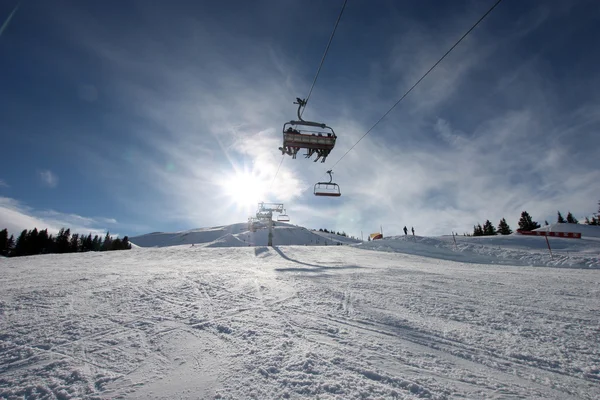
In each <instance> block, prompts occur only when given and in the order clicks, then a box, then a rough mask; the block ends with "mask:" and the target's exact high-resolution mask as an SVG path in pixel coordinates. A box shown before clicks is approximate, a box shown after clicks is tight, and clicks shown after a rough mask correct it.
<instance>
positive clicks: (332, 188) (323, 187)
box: [314, 170, 342, 197]
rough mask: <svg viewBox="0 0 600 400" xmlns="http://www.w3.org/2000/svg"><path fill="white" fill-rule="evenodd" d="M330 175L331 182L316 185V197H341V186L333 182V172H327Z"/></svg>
mask: <svg viewBox="0 0 600 400" xmlns="http://www.w3.org/2000/svg"><path fill="white" fill-rule="evenodd" d="M327 173H328V174H329V182H317V183H315V188H314V193H315V196H329V197H340V196H341V195H342V193H341V192H340V186H339V185H338V184H337V183H334V182H332V180H333V176H332V174H333V172H331V170H329V171H327Z"/></svg>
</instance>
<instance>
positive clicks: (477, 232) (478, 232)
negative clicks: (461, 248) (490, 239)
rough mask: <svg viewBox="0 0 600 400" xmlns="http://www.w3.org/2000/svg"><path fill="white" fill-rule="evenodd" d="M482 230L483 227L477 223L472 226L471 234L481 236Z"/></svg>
mask: <svg viewBox="0 0 600 400" xmlns="http://www.w3.org/2000/svg"><path fill="white" fill-rule="evenodd" d="M483 235H484V232H483V228H482V227H481V224H477V225H475V226H473V236H483Z"/></svg>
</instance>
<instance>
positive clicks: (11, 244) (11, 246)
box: [6, 235, 15, 256]
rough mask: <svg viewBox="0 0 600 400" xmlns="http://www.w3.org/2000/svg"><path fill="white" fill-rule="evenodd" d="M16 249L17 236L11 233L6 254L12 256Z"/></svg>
mask: <svg viewBox="0 0 600 400" xmlns="http://www.w3.org/2000/svg"><path fill="white" fill-rule="evenodd" d="M14 249H15V237H14V236H13V235H10V237H9V238H8V242H6V255H7V256H12V254H13V250H14Z"/></svg>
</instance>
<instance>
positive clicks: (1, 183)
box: [0, 179, 10, 188]
mask: <svg viewBox="0 0 600 400" xmlns="http://www.w3.org/2000/svg"><path fill="white" fill-rule="evenodd" d="M1 187H3V188H8V187H10V186H9V185H8V183H6V182H5V181H4V180H2V179H0V188H1Z"/></svg>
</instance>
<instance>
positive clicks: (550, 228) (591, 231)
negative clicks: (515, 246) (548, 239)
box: [534, 223, 600, 239]
mask: <svg viewBox="0 0 600 400" xmlns="http://www.w3.org/2000/svg"><path fill="white" fill-rule="evenodd" d="M534 230H535V231H547V232H576V233H581V237H582V238H584V239H585V238H598V239H600V226H592V225H585V224H558V223H556V224H550V225H547V226H542V227H541V228H538V229H534Z"/></svg>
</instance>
